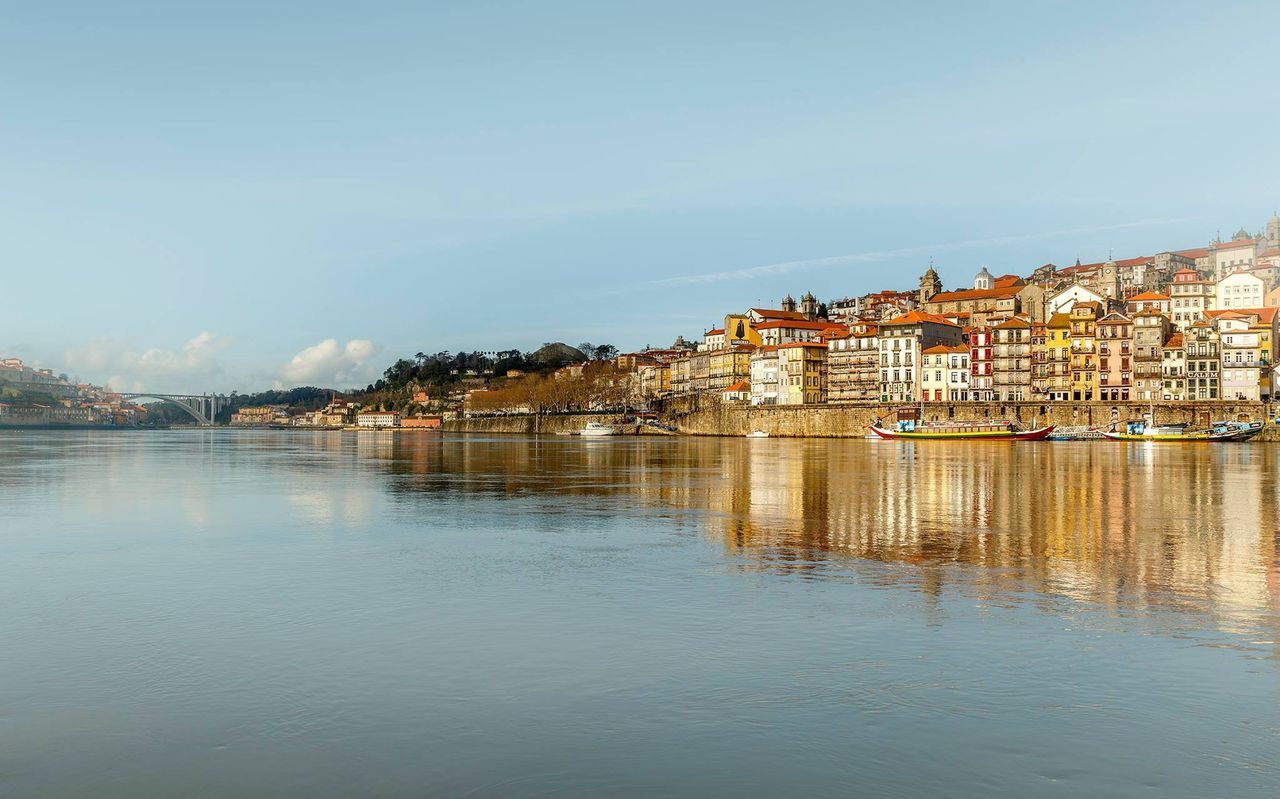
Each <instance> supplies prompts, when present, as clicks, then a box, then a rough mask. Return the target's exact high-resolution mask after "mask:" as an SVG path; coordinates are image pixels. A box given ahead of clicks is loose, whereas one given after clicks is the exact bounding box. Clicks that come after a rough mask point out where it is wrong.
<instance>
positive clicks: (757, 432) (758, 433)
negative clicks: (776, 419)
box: [747, 430, 769, 438]
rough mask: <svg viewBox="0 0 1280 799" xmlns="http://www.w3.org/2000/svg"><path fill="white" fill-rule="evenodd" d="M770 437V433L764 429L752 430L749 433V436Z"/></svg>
mask: <svg viewBox="0 0 1280 799" xmlns="http://www.w3.org/2000/svg"><path fill="white" fill-rule="evenodd" d="M768 437H769V434H768V433H766V432H765V431H763V430H752V431H751V432H750V433H747V438H768Z"/></svg>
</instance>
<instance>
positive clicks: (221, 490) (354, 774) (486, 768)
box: [0, 430, 1280, 799]
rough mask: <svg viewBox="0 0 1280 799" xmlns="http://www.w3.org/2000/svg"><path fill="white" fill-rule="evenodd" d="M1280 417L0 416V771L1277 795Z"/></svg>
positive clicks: (381, 790) (212, 779) (44, 788)
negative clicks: (302, 421)
mask: <svg viewBox="0 0 1280 799" xmlns="http://www.w3.org/2000/svg"><path fill="white" fill-rule="evenodd" d="M1278 477H1280V446H1275V445H1267V444H1253V445H1221V446H1214V445H1201V446H1190V445H1166V446H1158V445H1150V444H1146V445H1130V444H1103V443H1095V442H1088V443H1085V442H1080V443H1058V444H1055V443H1040V444H1018V445H1009V444H996V443H990V442H980V443H965V442H916V443H910V442H874V441H862V440H781V439H767V440H755V441H749V440H743V439H712V438H616V439H599V440H584V439H575V438H560V437H544V438H523V437H489V438H485V437H480V436H470V437H468V436H462V435H449V434H445V435H440V434H400V435H394V434H390V433H378V432H366V433H327V432H302V431H300V432H289V431H234V430H173V431H156V432H110V431H101V432H94V431H88V432H69V431H68V432H49V431H45V432H37V431H7V432H2V433H0V512H2V513H3V523H2V525H0V531H2V532H0V608H3V613H2V615H0V795H5V796H21V797H28V796H29V797H95V798H97V799H101V798H102V797H143V796H186V797H223V796H235V797H251V796H263V797H266V796H274V797H353V796H382V797H402V796H403V797H410V796H415V797H416V796H470V797H508V796H510V797H529V796H569V797H600V796H653V795H664V796H689V797H695V796H696V797H706V796H726V797H727V796H733V797H743V796H851V795H859V796H926V795H934V796H948V797H991V796H1010V797H1031V796H1035V797H1067V796H1073V797H1074V796H1107V797H1130V796H1133V797H1137V796H1143V797H1151V796H1159V797H1205V796H1233V797H1255V796H1256V797H1273V796H1276V795H1277V794H1280V644H1278V643H1277V641H1278V640H1280V639H1278V638H1277V636H1280V555H1278V554H1277V521H1278V520H1277V512H1276V503H1275V494H1276V491H1275V486H1276V481H1277V478H1278Z"/></svg>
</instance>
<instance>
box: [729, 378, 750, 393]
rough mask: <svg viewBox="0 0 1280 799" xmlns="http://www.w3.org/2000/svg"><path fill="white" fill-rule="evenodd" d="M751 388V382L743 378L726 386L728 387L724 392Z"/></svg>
mask: <svg viewBox="0 0 1280 799" xmlns="http://www.w3.org/2000/svg"><path fill="white" fill-rule="evenodd" d="M750 388H751V383H750V382H748V381H746V380H743V381H742V382H739V383H734V384H733V385H731V386H729V387H728V388H726V389H725V390H724V393H726V394H733V393H736V392H740V391H747V390H749V389H750Z"/></svg>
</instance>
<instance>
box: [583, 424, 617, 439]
mask: <svg viewBox="0 0 1280 799" xmlns="http://www.w3.org/2000/svg"><path fill="white" fill-rule="evenodd" d="M617 434H618V431H617V430H615V429H614V428H613V427H611V426H610V425H607V424H601V423H600V422H587V426H586V427H584V428H582V429H581V430H579V431H578V435H580V436H616V435H617Z"/></svg>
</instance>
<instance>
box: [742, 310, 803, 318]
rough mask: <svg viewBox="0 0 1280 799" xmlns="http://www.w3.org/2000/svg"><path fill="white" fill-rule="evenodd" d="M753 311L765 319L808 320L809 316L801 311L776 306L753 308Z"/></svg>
mask: <svg viewBox="0 0 1280 799" xmlns="http://www.w3.org/2000/svg"><path fill="white" fill-rule="evenodd" d="M750 310H751V312H752V313H754V314H756V315H757V316H763V317H764V318H765V319H796V320H801V321H808V318H807V317H806V316H805V315H804V314H802V313H800V312H799V311H783V310H780V309H775V308H752V309H750Z"/></svg>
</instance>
